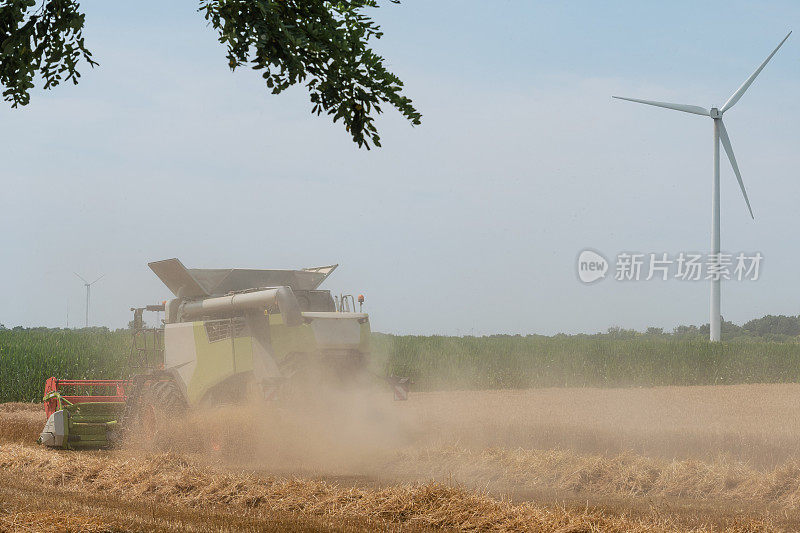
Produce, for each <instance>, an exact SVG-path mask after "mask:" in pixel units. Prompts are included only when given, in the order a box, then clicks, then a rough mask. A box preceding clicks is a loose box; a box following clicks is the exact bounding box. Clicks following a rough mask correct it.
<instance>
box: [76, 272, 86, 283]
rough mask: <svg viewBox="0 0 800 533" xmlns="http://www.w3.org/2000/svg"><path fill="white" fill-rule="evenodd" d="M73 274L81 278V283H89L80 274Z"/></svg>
mask: <svg viewBox="0 0 800 533" xmlns="http://www.w3.org/2000/svg"><path fill="white" fill-rule="evenodd" d="M73 274H75V275H76V276H78V277H79V278H81V281H82V282H84V283H89V282H88V281H86V280H85V279H83V276H81V275H80V274H78V273H77V272H73Z"/></svg>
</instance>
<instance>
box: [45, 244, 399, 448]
mask: <svg viewBox="0 0 800 533" xmlns="http://www.w3.org/2000/svg"><path fill="white" fill-rule="evenodd" d="M149 266H150V268H151V269H152V270H153V272H155V274H156V275H157V276H158V277H159V278H160V279H161V281H163V282H164V284H165V285H166V286H167V287H168V288H169V289H170V290H171V291H172V293H173V294H174V295H175V298H173V299H172V300H169V301H166V302H164V303H163V304H161V305H151V306H147V307H142V308H132V309H131V310H132V311H133V312H134V320H133V342H132V346H131V360H130V361H129V363H130V365H131V367H132V368H138V369H139V370H138V371H137V372H136V373H135V374H134V375H133V376H132V377H131V378H130V379H127V380H66V379H56V378H50V379H48V380H47V382H46V384H45V395H44V404H45V412H46V414H47V423H46V424H45V427H44V430H43V431H42V434H41V436H40V437H39V442H40V443H41V444H44V445H47V446H53V447H60V448H67V449H76V448H97V447H103V446H107V445H109V444H111V443H113V442H114V441H115V440H118V439H119V438H120V434H121V432H122V430H123V429H126V428H128V427H131V426H133V425H136V426H138V427H139V428H141V430H143V431H144V432H146V433H147V432H151V433H153V432H156V431H157V428H158V424H159V422H160V421H162V420H164V419H166V418H171V417H176V416H181V415H182V414H184V413H185V411H186V410H187V409H189V408H192V407H196V406H199V405H209V406H213V405H220V404H223V403H233V402H241V401H244V400H246V399H251V398H253V397H261V398H263V399H264V400H272V399H276V397H277V396H278V395H279V392H283V391H286V390H287V385H288V384H289V383H293V384H294V383H303V382H304V383H306V384H312V386H313V384H322V385H325V386H337V385H349V384H352V383H353V382H356V381H363V380H364V378H365V377H369V376H370V374H369V372H368V369H367V366H368V362H369V361H368V358H369V336H370V326H369V316H368V315H367V314H366V313H363V312H361V311H362V306H363V303H364V297H363V296H359V297H358V307H359V308H358V310H356V308H355V307H356V299H355V298H354V297H353V296H352V295H341V296H338V297H334V296H332V295H331V293H330V291H327V290H318V289H317V287H319V286H320V284H321V283H322V282H323V281H325V279H326V278H327V277H328V276H329V275H330V274H331V273H332V272H333V271H334V270H335V269H336V267H337V266H338V265H330V266H325V267H316V268H306V269H303V270H246V269H237V268H229V269H187V268H186V267H184V266H183V264H182V263H181V262H180V261H179V260H178V259H167V260H164V261H157V262H154V263H149ZM144 311H151V312H153V311H155V312H163V313H164V321H163V322H164V324H163V327H162V328H159V327H156V328H147V327H145V326H144V321H143V313H144ZM387 380H388V381H389V383H390V384H391V385H392V386H393V388H394V394H395V399H398V400H404V399H406V398H407V394H408V385H409V380H408V379H406V378H395V377H389V378H387Z"/></svg>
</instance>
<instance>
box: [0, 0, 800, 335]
mask: <svg viewBox="0 0 800 533" xmlns="http://www.w3.org/2000/svg"><path fill="white" fill-rule="evenodd" d="M82 7H83V8H84V10H85V12H86V14H87V17H86V30H85V37H86V42H87V44H88V46H89V47H90V48H91V50H92V51H93V52H94V56H95V58H96V59H97V60H98V61H99V63H100V66H99V67H97V68H95V69H93V70H88V69H84V71H83V77H82V78H81V84H80V85H78V86H76V87H73V86H71V85H69V86H68V85H64V86H61V87H58V88H56V89H55V90H52V91H48V92H43V91H40V90H37V91H35V92H34V94H33V96H32V99H31V104H30V105H29V106H27V107H26V108H21V109H11V108H10V106H9V105H8V104H5V105H0V161H2V167H0V168H1V170H0V180H2V181H1V182H2V197H1V198H0V224H2V228H3V246H2V255H1V256H0V257H2V261H0V279H2V280H3V281H2V284H3V286H2V298H0V323H4V324H5V325H6V326H14V325H25V326H31V325H47V326H63V325H64V324H65V320H66V314H67V311H68V312H69V320H70V324H71V325H76V324H82V323H83V313H84V300H83V298H84V294H85V293H84V289H83V286H82V284H81V282H80V281H79V280H78V279H77V278H76V277H75V276H74V274H73V271H77V272H79V273H80V274H81V275H83V276H85V277H89V278H94V277H96V276H99V275H100V274H105V278H104V279H103V280H101V281H100V282H99V283H97V285H96V286H95V287H94V289H93V293H92V312H91V322H92V323H93V324H96V325H107V326H109V327H121V326H124V325H125V324H126V323H127V321H128V320H129V319H130V317H129V315H130V313H129V311H128V308H129V307H131V306H134V305H135V306H141V305H145V304H148V303H154V302H158V301H161V300H163V299H165V298H167V297H169V296H170V293H169V292H168V290H167V289H166V288H165V287H164V286H162V284H161V282H160V281H159V280H158V279H157V278H156V277H155V276H154V275H153V274H152V273H151V271H150V270H149V268H147V265H146V264H147V262H148V261H152V260H156V259H164V258H169V257H179V258H180V259H181V260H182V261H183V262H184V264H186V265H187V266H189V267H205V268H215V267H233V266H238V267H250V268H295V267H304V266H313V265H319V264H329V263H333V262H338V263H340V264H341V266H340V269H339V270H338V271H337V272H336V273H335V274H334V275H333V276H332V277H331V278H330V279H329V280H328V282H326V285H325V288H330V289H331V290H333V291H335V292H337V293H338V292H354V293H358V292H363V293H364V294H365V295H366V306H367V310H368V311H369V312H370V313H371V316H372V324H373V328H374V329H376V330H379V331H386V332H398V333H446V334H465V333H473V332H474V333H476V334H486V333H547V334H551V333H556V332H562V331H563V332H580V331H587V332H592V331H598V330H605V329H606V328H607V327H609V326H613V325H619V326H623V327H631V328H637V329H643V328H644V327H646V326H649V325H655V326H661V327H665V328H672V327H673V326H675V325H676V324H679V323H703V322H707V321H708V291H709V289H708V284H707V283H705V282H683V281H675V280H670V281H651V282H644V281H640V282H631V283H622V282H617V281H614V280H612V279H606V280H603V281H600V282H598V283H596V284H593V285H591V286H587V285H583V284H581V283H580V282H579V281H578V278H577V276H576V266H575V262H576V257H577V255H578V253H579V252H580V251H581V250H582V249H584V248H587V247H588V248H593V249H596V250H599V251H601V252H603V253H604V254H606V256H612V257H613V256H614V255H616V254H617V253H618V252H620V251H641V252H669V253H671V254H674V253H677V252H680V251H691V250H699V251H703V250H707V249H708V248H709V241H710V203H711V168H712V167H711V163H712V160H711V149H712V144H711V140H712V126H711V120H709V119H707V118H702V117H698V116H694V115H687V114H683V113H677V112H674V111H667V110H662V109H656V108H652V107H647V106H641V105H636V104H631V103H627V102H620V101H612V99H611V95H612V94H622V95H628V96H633V97H641V98H649V99H656V100H667V101H677V102H683V103H691V104H697V105H702V106H706V107H710V106H711V105H718V106H721V104H722V103H724V102H725V100H727V98H728V96H730V94H731V93H732V92H733V91H734V90H735V89H736V88H737V87H738V86H739V85H740V84H741V83H742V82H743V81H744V80H745V79H746V78H747V76H749V75H750V73H751V72H752V71H753V70H754V69H755V68H756V66H757V65H758V64H759V63H760V62H761V61H762V60H763V59H764V58H765V57H766V55H767V54H768V53H769V52H770V51H771V50H772V49H773V48H774V47H775V46H776V45H777V43H778V42H779V41H780V39H781V38H782V37H783V36H784V35H785V34H786V33H787V31H788V30H790V29H792V28H793V27H795V28H796V29H797V28H800V24H798V22H800V4H798V3H796V2H752V3H746V2H731V1H726V2H703V3H697V2H670V3H668V4H664V5H663V7H655V6H654V5H653V4H652V3H647V6H646V5H645V3H643V2H610V3H609V2H603V3H598V2H572V3H569V5H565V3H564V2H521V1H495V2H467V1H464V0H461V1H445V0H437V1H435V2H431V1H423V0H404V2H403V3H402V4H401V5H394V4H390V3H388V2H384V3H382V7H381V8H380V9H378V10H374V11H373V15H374V17H375V19H376V20H377V21H378V22H379V23H380V24H381V25H382V26H383V29H384V30H385V33H386V34H385V37H384V38H383V39H382V40H381V41H379V42H378V43H377V45H376V46H377V48H378V49H379V50H380V52H381V53H382V54H383V55H385V56H386V57H387V59H388V64H389V67H390V69H391V70H393V71H394V72H396V73H397V74H398V75H399V76H400V77H401V78H402V79H403V80H404V81H405V82H406V88H407V94H408V95H409V96H410V97H411V98H413V99H414V102H415V103H416V105H417V106H418V108H419V110H420V111H421V112H422V113H423V124H422V125H421V126H419V127H412V126H410V125H409V124H408V123H406V122H405V121H404V120H403V119H402V118H401V117H400V116H399V114H398V113H396V112H393V111H391V110H388V106H387V113H386V114H385V115H384V116H382V117H381V118H380V119H379V122H378V126H379V129H380V130H381V134H382V141H383V145H384V148H382V149H377V150H372V151H370V152H367V151H365V150H359V149H358V148H357V147H356V146H355V145H354V144H353V143H352V142H351V141H350V140H349V138H348V136H347V134H346V133H345V132H344V130H343V129H342V128H341V127H340V126H339V125H338V124H337V125H332V124H330V123H329V121H328V119H327V118H317V117H312V116H311V114H310V112H309V111H310V107H311V106H310V104H309V103H308V99H307V96H306V94H305V92H304V91H303V90H302V89H296V90H291V91H288V92H287V93H286V94H283V95H281V96H273V95H271V94H269V93H268V92H267V90H266V89H265V87H264V86H263V84H262V83H261V80H260V78H259V77H258V75H257V74H255V73H253V72H251V71H248V70H240V71H237V72H235V73H231V72H230V71H229V69H228V68H227V61H226V60H225V57H224V56H225V51H224V48H223V47H222V46H221V45H220V44H219V43H218V42H217V41H216V38H215V34H214V32H213V30H212V29H210V28H208V27H206V26H205V22H204V20H203V18H202V16H201V15H200V14H199V13H197V12H196V11H195V9H196V3H194V2H156V1H144V0H142V1H137V2H101V1H97V0H91V1H88V0H85V1H84V2H82ZM798 94H800V33H798V34H796V35H793V36H792V37H791V38H790V39H789V40H788V41H787V43H786V45H784V47H783V49H781V51H780V52H779V53H778V54H777V55H776V56H775V58H774V59H773V61H772V62H771V63H770V64H769V65H768V66H767V68H766V69H765V70H764V71H763V72H762V74H761V76H760V77H759V78H758V80H757V81H756V83H755V84H754V85H753V86H752V87H751V89H750V90H749V91H748V93H747V94H746V95H745V97H744V98H742V100H741V101H740V102H739V103H738V104H737V106H736V108H734V109H733V110H732V111H730V112H729V113H728V114H726V115H725V121H726V124H727V129H728V132H729V133H730V135H731V139H732V142H733V146H734V149H735V151H736V156H737V159H738V161H739V165H740V168H741V170H742V173H743V176H744V181H745V184H746V185H747V187H748V192H749V194H750V200H751V202H752V205H753V210H754V212H755V216H756V219H755V221H753V220H751V219H750V218H749V216H748V214H747V211H746V208H745V205H744V202H743V201H742V199H741V196H740V193H739V191H738V186H737V185H736V181H735V178H734V176H733V173H732V171H731V170H730V166H729V165H728V163H727V161H725V160H723V162H722V247H723V249H725V250H729V251H733V252H738V251H747V252H751V251H760V252H761V253H762V254H763V255H764V263H763V268H762V272H761V279H759V280H758V281H757V282H729V283H726V284H724V285H723V289H722V290H723V292H722V311H723V315H724V316H725V318H726V319H730V320H733V321H735V322H740V323H741V322H743V321H746V320H748V319H750V318H753V317H756V316H761V315H763V314H767V313H773V314H778V313H782V314H798V313H800V286H798V284H797V271H798V269H800V247H799V246H798V240H797V229H798V220H799V219H800V213H798V209H797V203H798V198H800V179H798V176H797V168H798V167H800V165H799V164H798V163H800V161H798V159H800V151H798V149H797V147H798V140H800V131H798V127H797V118H798V117H799V116H800V101H799V100H798ZM723 157H724V156H723Z"/></svg>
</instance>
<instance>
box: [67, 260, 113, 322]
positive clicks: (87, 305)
mask: <svg viewBox="0 0 800 533" xmlns="http://www.w3.org/2000/svg"><path fill="white" fill-rule="evenodd" d="M73 274H75V275H76V276H78V277H79V278H81V281H82V282H83V285H84V286H85V287H86V327H87V328H88V327H89V292H90V291H91V289H92V285H94V284H95V283H97V282H98V281H100V280H101V279H103V276H105V274H103V276H100V277H99V278H97V279H96V280H94V281H93V282H91V283H89V282H88V281H86V280H85V279H83V276H81V275H80V274H78V273H77V272H73Z"/></svg>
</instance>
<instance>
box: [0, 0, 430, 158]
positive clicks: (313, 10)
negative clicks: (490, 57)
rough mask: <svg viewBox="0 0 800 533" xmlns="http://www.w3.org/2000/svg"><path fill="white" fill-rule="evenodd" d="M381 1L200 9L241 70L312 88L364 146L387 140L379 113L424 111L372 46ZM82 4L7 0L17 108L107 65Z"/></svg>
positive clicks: (277, 86) (313, 96)
mask: <svg viewBox="0 0 800 533" xmlns="http://www.w3.org/2000/svg"><path fill="white" fill-rule="evenodd" d="M391 1H393V2H394V1H395V0H391ZM377 7H378V4H377V0H341V1H336V2H332V1H329V0H200V3H199V11H200V12H201V13H202V14H203V15H204V17H205V19H206V21H207V22H208V24H209V25H210V26H212V27H213V28H214V29H215V30H216V31H217V33H218V36H219V41H220V43H222V44H223V45H225V47H226V49H227V60H228V66H229V67H230V68H231V70H235V69H236V68H239V67H243V66H246V67H250V68H253V69H255V70H258V71H260V72H261V75H262V77H263V79H264V81H265V83H266V86H267V88H268V89H269V90H270V91H271V92H272V93H273V94H279V93H281V92H283V91H284V90H286V89H287V88H289V87H291V86H293V85H297V84H303V85H304V86H305V87H306V89H307V90H308V94H309V98H310V100H311V104H312V106H313V107H312V113H314V114H317V115H321V114H323V113H325V114H327V115H329V116H331V118H332V120H333V121H334V122H338V121H340V120H341V121H342V123H343V124H344V126H345V128H346V130H347V131H348V132H349V134H350V135H351V136H352V138H353V141H354V142H356V143H357V144H358V146H364V147H366V148H367V149H369V148H370V144H373V145H375V146H380V136H379V135H378V130H377V128H376V127H375V117H376V116H377V115H378V114H380V113H381V112H382V111H383V109H382V106H384V105H390V106H392V107H394V108H396V109H397V110H398V111H399V112H400V113H401V114H402V115H403V116H404V117H405V118H406V119H408V120H409V121H410V122H411V123H412V124H415V125H417V124H420V121H421V118H422V117H421V115H420V113H419V112H418V111H417V110H416V109H415V108H414V106H413V103H412V102H411V100H410V99H409V98H407V97H406V96H404V95H403V93H402V90H403V82H402V81H401V80H400V78H398V77H397V76H396V75H395V74H393V73H392V72H390V71H389V70H387V69H386V66H385V65H384V58H383V57H381V56H380V55H378V54H376V53H375V52H374V51H373V50H372V48H370V41H372V40H373V39H380V37H381V36H382V35H383V34H382V32H381V30H380V27H379V26H378V25H377V24H376V23H375V22H374V21H373V20H372V19H371V18H370V17H369V16H368V15H367V14H366V13H365V11H366V10H367V9H369V8H377ZM79 8H80V5H79V3H78V2H77V0H42V3H41V4H37V1H36V0H0V84H2V85H3V87H4V91H3V97H4V99H5V100H7V101H9V102H11V104H12V106H13V107H17V106H19V105H27V104H28V102H29V101H30V90H31V89H32V88H33V87H34V79H35V78H36V77H37V76H39V77H41V79H42V80H43V81H44V88H45V89H50V88H52V87H55V86H56V85H58V84H59V83H60V82H61V81H68V80H71V81H72V82H73V83H76V84H77V83H78V78H79V77H80V72H79V70H78V67H79V63H80V62H81V60H83V61H85V62H86V63H87V64H88V65H90V66H95V65H97V63H96V62H95V61H94V60H93V59H92V55H91V53H90V52H89V50H88V49H87V48H86V46H85V44H84V40H83V35H82V31H83V26H84V20H85V17H84V15H83V13H81V11H80V9H79Z"/></svg>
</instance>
